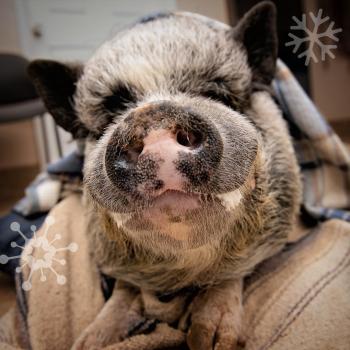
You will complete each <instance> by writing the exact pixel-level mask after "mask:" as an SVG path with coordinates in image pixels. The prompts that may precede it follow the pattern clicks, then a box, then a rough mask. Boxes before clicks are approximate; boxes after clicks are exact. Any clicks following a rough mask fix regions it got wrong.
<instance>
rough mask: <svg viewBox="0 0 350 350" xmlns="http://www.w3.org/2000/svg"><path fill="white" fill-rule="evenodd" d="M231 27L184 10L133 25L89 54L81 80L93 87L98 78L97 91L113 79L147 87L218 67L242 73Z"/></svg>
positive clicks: (243, 63) (240, 52)
mask: <svg viewBox="0 0 350 350" xmlns="http://www.w3.org/2000/svg"><path fill="white" fill-rule="evenodd" d="M231 30H232V29H231V28H230V27H229V26H227V25H224V24H222V23H219V22H216V21H213V20H210V19H209V18H206V17H203V16H199V15H193V14H186V13H180V14H178V13H176V14H171V15H169V16H168V17H162V18H160V19H157V20H154V21H149V22H146V23H138V24H136V25H134V26H132V27H130V28H127V29H126V30H124V31H122V32H120V33H118V34H117V35H116V37H114V38H113V39H112V40H110V41H108V42H106V43H105V44H104V45H102V47H100V48H99V49H98V50H97V51H96V52H95V54H94V55H93V57H92V58H91V59H90V60H89V61H88V62H87V64H86V66H85V68H84V78H85V79H84V81H85V83H87V84H89V82H91V83H92V84H95V86H96V81H99V82H101V86H100V88H101V89H102V90H103V85H105V87H106V85H107V86H108V85H113V84H114V83H116V82H117V81H118V80H119V81H120V80H121V81H123V82H127V83H129V84H130V85H133V86H135V87H136V88H138V87H139V88H140V89H141V90H149V89H152V86H157V87H159V86H160V85H162V84H166V83H169V81H172V84H174V83H176V82H174V76H176V77H181V76H182V75H184V74H190V73H192V74H194V75H193V76H192V77H191V78H196V74H197V75H203V76H205V75H206V74H208V72H209V73H214V74H219V75H220V71H221V72H222V74H221V75H225V76H228V75H229V74H230V73H232V74H233V73H234V72H235V71H240V73H241V74H240V75H241V76H247V75H249V74H248V73H249V72H247V71H246V70H247V67H246V58H245V53H244V50H242V48H241V47H240V46H239V45H238V44H237V43H235V42H234V40H233V39H232V35H230V31H231ZM141 77H143V79H141ZM137 85H139V86H137ZM97 88H99V87H98V86H97ZM99 92H100V93H101V94H104V93H105V91H99Z"/></svg>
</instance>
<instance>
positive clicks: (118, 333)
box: [72, 281, 147, 350]
mask: <svg viewBox="0 0 350 350" xmlns="http://www.w3.org/2000/svg"><path fill="white" fill-rule="evenodd" d="M145 322H147V320H145V319H144V317H143V316H142V300H141V295H140V291H139V290H138V289H136V288H134V287H132V286H130V285H128V284H127V283H124V282H123V281H118V282H117V284H116V286H115V287H114V290H113V294H112V296H111V297H110V298H109V300H108V301H107V303H106V304H105V305H104V307H103V309H102V310H101V311H100V313H99V315H98V316H97V317H96V319H95V320H94V321H93V322H92V323H91V324H90V325H89V326H88V327H87V328H86V329H85V330H84V331H83V333H82V334H81V335H80V337H79V338H78V340H77V341H76V342H75V344H74V346H73V348H72V349H73V350H83V349H84V350H85V349H101V348H102V347H104V346H106V345H109V344H113V343H118V342H120V341H122V340H124V339H125V338H127V337H128V336H129V335H130V334H129V333H130V332H132V331H133V329H134V328H135V327H141V328H142V327H143V326H144V323H145Z"/></svg>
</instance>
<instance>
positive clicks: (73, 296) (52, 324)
mask: <svg viewBox="0 0 350 350" xmlns="http://www.w3.org/2000/svg"><path fill="white" fill-rule="evenodd" d="M50 217H53V218H54V223H53V222H52V220H51V221H50V220H49V222H47V223H46V224H45V225H44V226H43V228H42V229H41V230H40V231H39V232H38V233H37V237H36V239H40V238H42V239H47V241H48V242H50V241H52V240H55V241H54V242H53V243H52V244H53V245H54V246H55V247H56V248H63V247H66V246H67V247H69V248H68V249H66V250H64V249H62V250H55V254H53V251H52V250H51V255H50V256H48V255H47V256H46V257H45V254H44V255H43V252H42V251H40V249H39V248H38V247H36V248H34V252H33V253H31V254H32V256H35V257H37V258H40V257H42V258H43V260H45V258H46V259H47V260H46V261H51V263H52V264H51V265H50V267H47V265H45V266H44V265H42V266H41V267H42V270H43V271H42V273H41V272H40V268H39V267H38V266H36V267H37V270H35V271H34V272H33V273H32V274H30V270H31V269H30V268H29V265H30V262H29V263H27V265H26V266H25V267H24V270H23V272H22V274H21V276H22V279H21V280H20V281H19V286H18V290H19V291H20V292H19V293H18V299H19V303H18V306H17V307H16V308H15V309H13V310H11V311H10V312H9V313H8V314H7V315H5V316H4V317H3V318H2V319H1V320H0V349H4V350H6V349H16V348H18V349H30V348H31V349H34V350H47V349H50V350H55V349H57V350H64V349H79V348H86V349H93V348H96V349H99V348H104V349H110V350H112V349H115V350H116V349H117V350H119V349H127V350H132V349H135V350H136V349H137V350H142V349H147V350H151V349H185V348H186V346H185V345H184V344H185V334H184V333H183V332H182V331H180V330H178V329H174V328H172V327H170V326H168V325H167V324H166V323H165V322H160V323H158V324H157V325H156V326H155V329H154V330H153V332H152V333H150V334H141V335H137V336H134V337H132V338H130V339H129V340H126V341H124V342H122V343H113V340H112V338H109V336H108V334H107V333H108V332H110V331H111V330H110V329H109V327H110V325H109V324H108V323H104V321H103V320H104V319H105V318H104V316H105V313H106V312H107V311H108V306H109V309H110V308H111V306H110V305H108V303H109V302H110V301H108V302H107V303H105V300H104V297H103V294H102V291H101V286H100V283H101V281H100V276H99V273H98V270H97V268H96V266H94V265H93V263H92V261H91V259H90V257H89V252H88V246H87V241H86V239H85V235H84V232H86V230H88V229H89V228H88V227H87V225H86V220H85V217H84V210H83V206H82V204H81V197H79V196H77V195H73V196H70V197H68V198H67V199H65V200H63V201H62V202H61V203H60V204H58V205H57V206H56V207H55V208H54V209H53V210H52V211H51V213H50ZM59 235H61V236H59ZM299 236H300V235H299ZM295 237H298V232H297V235H296V236H295ZM72 243H74V244H73V245H72ZM76 247H78V250H77V251H75V248H76ZM73 248H74V249H73ZM52 254H53V255H52ZM29 255H30V254H29ZM52 257H54V259H51V260H50V258H52ZM63 260H64V261H65V263H63ZM32 266H34V265H32ZM50 268H51V269H52V270H51V269H50ZM32 270H33V268H32ZM43 275H44V276H46V280H45V278H43V277H42V276H43ZM62 276H63V277H62ZM28 278H29V280H30V284H31V288H29V287H30V285H28V283H27V284H26V281H27V280H28ZM27 282H28V281H27ZM23 283H25V284H24V285H23ZM22 285H23V286H25V289H29V290H27V291H25V292H24V291H23V289H22V287H21V286H22ZM245 286H246V287H245V292H244V308H245V310H244V315H245V333H246V346H245V349H247V350H253V349H254V350H255V349H259V350H265V349H276V350H277V349H278V350H280V349H284V350H289V349H290V350H292V349H293V350H294V349H298V350H304V349H305V350H306V349H307V350H312V349H315V350H316V349H317V350H330V349H337V350H339V349H344V350H345V349H349V348H350V224H349V223H346V222H343V221H339V220H330V221H328V222H325V223H323V224H321V225H320V226H319V227H317V228H315V229H313V230H312V231H310V232H308V234H307V235H306V236H303V238H300V239H299V240H298V241H297V242H296V243H293V244H290V245H289V246H288V247H287V249H286V250H285V251H284V252H283V253H281V254H279V255H278V256H275V257H273V258H272V259H270V260H268V261H266V262H264V263H263V264H262V265H261V266H260V267H258V268H257V270H256V271H255V272H254V274H253V275H252V276H250V277H249V278H248V279H247V281H246V283H245ZM135 300H138V299H137V298H135ZM151 304H152V303H151ZM133 305H137V303H136V304H135V303H134V304H133ZM132 307H134V306H132ZM152 307H154V305H153V306H152ZM146 308H147V306H146ZM106 310H107V311H106ZM153 311H154V310H153ZM113 317H120V315H113ZM121 319H122V317H121ZM96 330H97V331H96ZM105 330H106V332H107V333H106V334H104V332H105ZM90 333H92V334H94V337H93V339H95V340H96V344H104V345H103V346H100V345H96V346H95V347H94V346H92V345H91V343H90V345H89V346H86V347H81V344H82V343H81V341H80V340H81V338H82V336H84V335H85V336H86V334H90ZM203 350H204V349H203Z"/></svg>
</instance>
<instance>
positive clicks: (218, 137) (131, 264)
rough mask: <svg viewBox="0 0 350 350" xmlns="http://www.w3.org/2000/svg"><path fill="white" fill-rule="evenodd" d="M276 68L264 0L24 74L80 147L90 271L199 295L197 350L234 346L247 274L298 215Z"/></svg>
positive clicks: (179, 15) (281, 242)
mask: <svg viewBox="0 0 350 350" xmlns="http://www.w3.org/2000/svg"><path fill="white" fill-rule="evenodd" d="M276 59H277V34H276V11H275V7H274V5H273V4H272V3H270V2H262V3H259V4H258V5H256V6H255V7H253V8H252V9H251V10H250V11H249V12H248V13H247V14H246V15H245V16H244V17H243V18H242V19H241V20H240V21H239V22H238V24H237V25H236V26H235V27H230V26H228V25H226V24H223V23H220V22H217V21H214V20H212V19H209V18H206V17H204V16H201V15H198V14H193V13H186V12H172V13H161V14H157V15H151V16H148V17H146V18H143V19H142V20H140V21H139V22H137V23H136V24H133V25H131V26H129V27H127V28H125V29H124V30H122V31H121V32H119V33H117V35H116V36H115V37H114V38H113V39H111V40H109V41H107V42H105V43H104V44H103V45H102V46H101V47H100V48H99V49H97V51H96V52H95V53H94V54H93V56H92V57H91V59H89V60H88V61H87V62H86V63H85V64H82V63H62V62H56V61H51V60H36V61H34V62H32V63H31V65H30V67H29V74H30V76H31V78H32V80H33V82H34V84H35V86H36V88H37V90H38V92H39V94H40V95H41V97H42V98H43V100H44V102H45V104H46V106H47V108H48V110H49V111H50V113H51V114H52V116H53V117H54V119H55V120H56V122H57V124H58V125H60V126H61V127H63V128H64V129H66V130H67V131H69V132H70V133H72V135H73V137H74V138H76V139H85V140H86V150H85V166H84V183H83V193H84V205H85V207H86V213H87V217H88V219H89V222H90V225H89V230H88V232H86V235H87V238H88V239H89V241H90V245H91V255H92V258H93V259H94V260H95V261H96V265H97V266H98V267H99V269H100V270H101V271H102V272H103V273H104V274H106V275H108V276H111V277H113V278H116V279H117V280H118V281H121V282H123V283H125V284H127V285H129V286H136V287H138V288H141V289H142V290H145V291H148V292H152V293H154V294H155V295H164V294H167V295H168V294H169V293H178V292H179V291H181V290H185V289H188V288H194V289H196V290H198V292H197V294H196V296H195V297H194V300H193V303H192V307H191V312H190V313H191V314H190V316H189V317H190V323H189V329H188V332H187V343H188V346H189V348H190V349H192V350H200V349H212V348H214V347H215V349H224V350H226V349H233V348H234V347H235V346H236V344H237V341H238V340H239V339H240V337H241V335H242V334H243V333H244V332H243V329H242V318H243V316H244V313H243V309H242V288H243V278H244V277H245V276H247V275H249V274H250V273H251V272H252V271H253V270H254V268H255V267H256V265H257V264H259V263H260V262H262V261H263V260H265V259H267V258H268V257H271V256H272V255H274V254H276V253H277V252H279V251H280V250H282V249H283V247H284V246H285V244H286V241H287V237H288V234H289V233H290V231H291V230H292V229H293V227H294V225H295V221H296V217H297V215H298V211H299V206H300V193H301V183H300V175H299V168H298V165H297V161H296V156H295V152H294V150H293V147H292V142H291V137H290V135H289V132H288V128H287V125H286V123H285V121H284V120H283V117H282V113H281V111H280V109H279V108H278V106H277V104H276V102H275V100H274V98H273V96H272V93H271V82H272V80H273V78H274V74H275V70H276ZM116 307H117V306H116ZM207 315H210V318H208V317H207ZM121 339H122V337H121Z"/></svg>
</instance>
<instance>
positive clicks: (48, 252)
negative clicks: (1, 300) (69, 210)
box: [0, 216, 78, 291]
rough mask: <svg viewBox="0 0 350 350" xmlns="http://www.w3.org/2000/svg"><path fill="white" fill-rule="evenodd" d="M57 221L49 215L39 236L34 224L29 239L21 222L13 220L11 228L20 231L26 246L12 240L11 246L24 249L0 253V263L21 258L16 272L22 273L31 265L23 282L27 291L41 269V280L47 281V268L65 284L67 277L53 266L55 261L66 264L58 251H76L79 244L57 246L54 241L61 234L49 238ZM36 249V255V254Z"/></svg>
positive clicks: (57, 279)
mask: <svg viewBox="0 0 350 350" xmlns="http://www.w3.org/2000/svg"><path fill="white" fill-rule="evenodd" d="M54 223H55V220H54V218H53V217H52V216H48V217H47V218H46V220H45V230H44V233H43V235H41V236H37V234H36V229H37V228H36V226H35V225H32V226H31V227H30V229H31V230H32V232H33V237H32V238H31V239H28V238H27V237H26V236H25V235H24V234H23V233H22V231H21V227H20V224H19V223H18V222H16V221H14V222H12V223H11V225H10V229H11V230H12V231H14V232H18V233H19V234H20V235H21V236H22V237H23V239H24V243H25V244H24V246H21V245H18V244H17V243H16V242H11V247H12V248H15V247H19V248H21V249H22V254H21V255H15V256H7V255H0V264H7V262H8V261H9V260H12V259H20V266H18V267H17V268H16V272H17V273H20V272H22V271H23V268H24V266H28V267H29V276H28V279H27V280H26V281H24V282H23V283H22V288H23V289H24V290H25V291H28V290H30V289H32V276H33V274H34V272H36V271H40V273H41V276H40V281H41V282H45V281H46V275H45V273H44V271H45V270H51V271H52V272H53V273H54V274H55V275H56V281H57V283H58V284H65V283H66V281H67V279H66V277H65V276H64V275H60V274H58V273H57V272H56V270H55V269H54V268H53V265H54V263H55V262H56V263H58V264H60V265H65V264H66V260H65V259H59V258H58V257H57V253H59V252H60V251H63V250H69V251H70V252H73V253H75V252H76V251H77V250H78V244H76V243H74V242H73V243H70V244H69V245H68V246H66V247H62V248H57V247H56V246H55V245H54V244H53V243H54V242H56V241H58V240H60V239H61V238H62V236H61V235H60V234H55V236H54V237H53V239H52V240H51V241H50V240H49V237H48V235H49V229H50V227H51V226H52V225H53V224H54ZM34 250H35V252H36V253H35V255H34Z"/></svg>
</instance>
